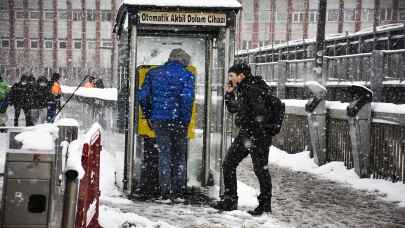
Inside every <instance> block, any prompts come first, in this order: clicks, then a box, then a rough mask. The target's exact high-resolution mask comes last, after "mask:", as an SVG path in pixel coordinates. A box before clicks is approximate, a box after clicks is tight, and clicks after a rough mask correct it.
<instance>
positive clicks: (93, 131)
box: [83, 123, 102, 144]
mask: <svg viewBox="0 0 405 228" xmlns="http://www.w3.org/2000/svg"><path fill="white" fill-rule="evenodd" d="M101 130H102V127H101V126H100V124H99V123H94V124H93V125H92V126H91V128H90V129H89V130H88V131H87V133H86V134H85V135H84V137H83V143H88V144H90V143H91V142H92V139H93V136H95V135H98V134H101Z"/></svg>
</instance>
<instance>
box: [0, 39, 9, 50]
mask: <svg viewBox="0 0 405 228" xmlns="http://www.w3.org/2000/svg"><path fill="white" fill-rule="evenodd" d="M1 47H2V48H9V47H10V41H9V40H2V41H1Z"/></svg>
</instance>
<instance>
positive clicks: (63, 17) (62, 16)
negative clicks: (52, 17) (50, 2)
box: [58, 10, 68, 20]
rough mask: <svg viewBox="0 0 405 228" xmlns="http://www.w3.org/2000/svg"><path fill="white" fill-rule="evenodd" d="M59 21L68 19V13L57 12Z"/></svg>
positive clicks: (63, 11)
mask: <svg viewBox="0 0 405 228" xmlns="http://www.w3.org/2000/svg"><path fill="white" fill-rule="evenodd" d="M58 14H59V19H62V20H66V19H67V18H68V13H67V12H66V10H59V12H58Z"/></svg>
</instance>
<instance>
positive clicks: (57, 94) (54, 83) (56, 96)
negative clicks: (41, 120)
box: [46, 73, 62, 123]
mask: <svg viewBox="0 0 405 228" xmlns="http://www.w3.org/2000/svg"><path fill="white" fill-rule="evenodd" d="M59 80H60V74H58V73H53V74H52V78H51V82H50V89H51V98H50V100H49V101H48V111H47V118H46V120H47V122H48V123H51V122H53V121H54V119H55V115H56V112H57V110H58V109H59V108H60V99H61V97H62V88H61V86H60V83H59Z"/></svg>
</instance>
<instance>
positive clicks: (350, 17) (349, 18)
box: [345, 9, 356, 21]
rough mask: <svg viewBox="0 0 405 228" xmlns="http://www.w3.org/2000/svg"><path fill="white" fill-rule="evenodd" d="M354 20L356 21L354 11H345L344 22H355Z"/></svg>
mask: <svg viewBox="0 0 405 228" xmlns="http://www.w3.org/2000/svg"><path fill="white" fill-rule="evenodd" d="M355 20H356V10H355V9H345V21H355Z"/></svg>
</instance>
